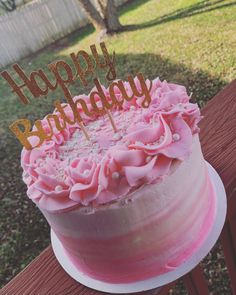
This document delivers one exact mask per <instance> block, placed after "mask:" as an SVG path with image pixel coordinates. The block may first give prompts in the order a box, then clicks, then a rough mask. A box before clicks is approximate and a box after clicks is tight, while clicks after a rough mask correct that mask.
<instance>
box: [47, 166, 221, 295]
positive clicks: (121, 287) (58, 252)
mask: <svg viewBox="0 0 236 295" xmlns="http://www.w3.org/2000/svg"><path fill="white" fill-rule="evenodd" d="M207 166H208V170H209V174H210V178H211V181H212V184H213V186H214V189H215V192H216V207H217V209H216V219H215V223H214V225H213V227H212V230H211V231H210V233H209V235H208V237H207V239H206V240H205V242H204V243H203V245H202V246H201V247H200V248H199V249H198V250H197V251H196V252H195V253H193V254H192V256H191V257H190V258H189V259H188V260H187V261H185V262H184V263H182V264H181V265H180V266H179V267H177V268H176V269H175V270H173V271H169V272H168V273H165V274H161V275H158V276H156V277H153V278H150V279H146V280H143V281H138V282H134V283H125V284H111V283H106V282H102V281H98V280H95V279H93V278H90V277H88V276H87V275H85V274H83V273H81V272H80V271H78V269H77V268H76V267H75V266H74V265H73V264H72V263H71V261H70V260H69V258H68V256H67V255H66V253H65V250H64V248H63V246H62V244H61V242H60V241H59V239H58V238H57V236H56V235H55V233H54V232H53V230H51V242H52V248H53V251H54V254H55V256H56V258H57V260H58V261H59V263H60V264H61V266H62V267H63V268H64V270H65V271H66V272H67V273H68V274H69V275H70V276H71V277H72V278H73V279H75V280H76V281H78V282H79V283H81V284H83V285H85V286H87V287H89V288H92V289H95V290H98V291H103V292H109V293H110V292H111V293H125V294H127V293H134V292H141V291H147V290H150V289H154V288H158V287H161V286H163V285H166V284H168V283H170V282H173V281H175V280H176V279H178V278H180V277H182V276H183V275H185V274H186V273H188V272H190V271H191V270H192V269H193V268H194V267H195V266H197V265H198V264H199V262H200V261H201V260H202V259H203V258H204V257H205V256H206V255H207V254H208V252H209V251H210V250H211V248H212V247H213V246H214V244H215V243H216V241H217V239H218V237H219V236H220V233H221V230H222V228H223V225H224V221H225V217H226V203H227V200H226V193H225V189H224V185H223V183H222V181H221V179H220V177H219V175H218V174H217V172H216V171H215V169H214V168H213V167H212V166H211V165H210V164H209V163H207Z"/></svg>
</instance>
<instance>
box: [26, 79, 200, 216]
mask: <svg viewBox="0 0 236 295" xmlns="http://www.w3.org/2000/svg"><path fill="white" fill-rule="evenodd" d="M135 81H136V85H137V87H139V85H138V83H139V82H138V80H137V79H136V80H135ZM146 83H147V85H150V81H149V80H146ZM125 87H126V89H127V91H131V90H129V84H128V83H125ZM117 91H118V90H117ZM104 92H105V93H106V95H107V97H108V99H110V98H109V92H108V90H107V89H105V88H104ZM116 94H117V97H118V96H119V93H116ZM150 94H151V103H150V106H149V108H146V109H144V108H142V106H141V103H142V98H140V97H139V98H134V99H133V100H132V101H130V102H126V101H125V102H124V104H123V106H122V107H119V108H117V109H115V110H113V111H112V112H111V113H112V117H113V119H114V121H115V124H116V127H117V129H118V130H119V131H118V133H116V134H115V133H114V131H113V129H112V126H111V124H110V121H109V119H108V116H101V117H96V118H95V117H94V118H92V119H91V118H89V117H86V116H85V115H83V113H82V110H81V109H78V111H79V112H80V113H81V116H82V117H83V118H84V124H85V127H86V129H87V132H88V134H89V136H90V138H91V140H90V141H86V139H85V137H84V135H83V133H82V131H81V130H80V127H79V126H78V125H73V126H71V125H67V126H66V128H65V129H64V130H63V131H58V130H57V129H56V128H55V126H54V136H53V137H52V139H51V140H48V141H46V142H45V143H44V144H43V145H42V146H40V147H38V148H34V149H32V150H26V149H25V148H24V149H23V151H22V156H21V165H22V167H23V170H24V172H23V180H24V182H25V183H26V184H27V186H28V190H27V194H28V196H29V198H30V199H32V200H33V202H35V203H36V204H37V205H38V206H39V207H40V208H41V209H43V210H46V211H49V212H61V211H65V210H70V209H72V208H74V207H76V206H88V205H93V206H98V205H99V204H105V203H109V202H112V201H114V200H117V199H120V198H122V197H124V196H126V195H127V194H128V193H129V192H132V191H134V190H136V189H138V188H139V187H140V186H142V185H144V184H153V183H157V182H160V181H162V180H163V178H164V177H165V176H167V175H169V174H170V173H171V171H173V168H174V167H175V166H176V164H178V163H180V161H184V160H186V159H187V158H188V157H189V155H190V154H191V151H192V150H191V149H192V142H193V136H194V134H196V133H198V132H199V129H198V127H197V124H198V122H199V120H200V118H201V116H200V112H199V108H198V106H197V105H196V104H193V103H190V102H189V99H190V97H189V96H188V94H187V92H186V89H185V87H183V86H180V85H176V84H169V83H167V82H166V81H163V82H161V81H160V80H159V79H155V80H153V81H152V88H151V91H150ZM78 98H83V99H84V100H86V101H87V102H88V104H89V95H88V96H85V95H82V96H77V97H75V98H74V99H75V100H76V99H78ZM64 106H65V110H66V114H67V116H68V117H70V118H73V112H72V110H71V109H70V106H69V105H66V104H65V105H64ZM89 107H90V106H89ZM54 112H55V113H57V114H58V112H57V111H56V110H55V111H54ZM42 122H43V126H44V129H45V130H46V131H47V130H48V132H49V126H48V122H47V120H46V118H44V119H43V120H42ZM51 124H52V125H53V124H54V125H55V123H54V121H53V120H51ZM31 140H32V141H34V138H32V139H31Z"/></svg>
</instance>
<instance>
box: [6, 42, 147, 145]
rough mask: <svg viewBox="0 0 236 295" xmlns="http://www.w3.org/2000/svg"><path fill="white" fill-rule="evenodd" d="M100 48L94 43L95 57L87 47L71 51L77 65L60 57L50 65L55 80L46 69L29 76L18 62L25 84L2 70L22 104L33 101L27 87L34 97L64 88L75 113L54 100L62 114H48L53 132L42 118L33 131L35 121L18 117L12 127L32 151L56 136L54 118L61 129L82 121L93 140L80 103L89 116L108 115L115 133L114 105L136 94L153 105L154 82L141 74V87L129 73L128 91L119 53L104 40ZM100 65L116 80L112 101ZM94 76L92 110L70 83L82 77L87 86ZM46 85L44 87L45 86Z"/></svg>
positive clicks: (145, 106) (112, 84)
mask: <svg viewBox="0 0 236 295" xmlns="http://www.w3.org/2000/svg"><path fill="white" fill-rule="evenodd" d="M100 48H101V51H102V57H101V56H99V54H98V51H97V47H96V45H95V44H93V45H91V46H90V50H91V54H92V56H91V55H89V54H88V53H87V52H86V51H84V50H80V51H78V52H77V53H76V54H75V53H71V54H70V58H71V61H72V63H73V68H72V67H71V66H70V65H69V64H68V63H67V62H65V61H64V60H58V61H55V62H53V63H51V64H49V65H48V69H49V70H50V72H51V74H52V76H53V78H51V79H50V78H49V77H48V76H47V75H46V74H45V72H44V71H43V70H42V69H38V70H36V71H33V72H31V73H30V75H29V76H27V75H26V74H25V72H24V70H23V69H22V68H21V67H20V66H19V65H18V64H14V65H13V66H12V67H13V69H14V71H15V73H16V74H17V75H18V78H20V80H21V83H19V84H17V83H16V82H15V80H14V79H13V78H12V76H11V75H10V74H9V73H8V72H7V71H3V72H1V76H2V77H3V78H4V79H5V80H6V81H7V82H8V84H9V86H10V87H11V88H12V92H15V93H16V94H17V95H18V97H19V99H20V101H21V103H22V104H24V105H26V104H29V103H30V100H29V98H28V96H27V95H26V94H25V92H24V90H26V89H27V90H28V91H29V92H30V93H31V95H32V96H33V97H34V98H39V97H41V96H45V95H47V94H48V93H49V91H51V92H53V91H55V90H56V89H57V88H60V89H61V90H62V92H63V94H64V96H65V99H66V100H67V103H68V105H69V106H70V108H71V110H72V112H73V116H74V118H73V119H71V118H68V116H67V115H66V112H65V111H64V108H65V105H63V104H61V102H60V101H59V100H56V101H55V102H54V106H55V108H56V110H57V113H59V117H58V115H57V114H56V113H53V114H49V115H47V116H46V121H47V123H48V127H49V130H50V132H48V131H45V129H44V128H43V125H42V122H41V120H36V121H35V123H34V128H33V130H31V127H32V126H31V122H30V121H29V120H28V119H18V120H16V121H15V122H13V123H12V124H11V125H10V126H9V128H10V130H11V131H12V132H13V133H14V134H15V136H16V137H17V138H18V140H19V141H20V142H21V144H22V145H23V146H24V147H25V148H26V149H28V150H30V149H32V148H34V147H39V146H40V145H41V144H42V143H43V142H44V141H45V140H49V139H51V138H52V136H53V127H52V124H51V120H53V121H54V123H55V126H56V128H57V130H59V131H62V130H63V129H64V128H65V127H66V124H70V125H74V124H76V123H78V124H79V126H80V128H81V130H82V131H83V133H84V135H85V137H86V139H87V140H89V135H88V133H87V131H86V127H85V126H84V123H83V119H82V117H81V115H80V113H79V112H78V110H77V108H78V107H79V106H80V108H82V110H83V113H84V114H85V115H87V116H89V117H93V116H94V115H104V114H107V115H108V117H109V120H110V122H111V125H112V128H113V130H114V132H117V131H118V130H117V127H116V126H115V122H114V120H113V118H112V115H111V112H110V111H109V110H110V109H112V108H113V107H114V106H118V107H121V106H122V104H123V102H124V101H125V100H126V101H131V100H132V99H133V98H134V97H143V101H142V104H141V105H142V107H144V108H147V107H148V106H149V104H150V101H151V96H150V90H151V87H152V84H150V86H149V87H148V86H147V85H146V83H145V79H144V76H143V74H142V73H138V74H137V79H138V81H139V85H140V87H138V88H137V86H136V83H135V81H134V78H133V77H132V75H128V76H127V80H128V83H129V85H130V89H131V90H132V94H130V93H127V91H126V88H125V86H124V82H123V81H122V80H116V69H115V52H113V54H112V55H110V54H109V53H108V50H107V48H106V45H105V43H104V42H102V43H100ZM81 59H82V60H83V63H81ZM82 64H83V65H82ZM84 64H85V66H84ZM98 68H100V69H103V70H104V69H105V70H106V75H105V77H106V79H107V81H113V82H112V83H110V84H109V86H108V91H109V96H110V98H111V100H109V101H108V99H107V97H106V95H105V93H104V89H103V88H102V86H101V84H100V82H99V80H98V78H97V77H96V75H95V74H96V69H98ZM91 76H92V77H93V82H94V85H95V86H96V90H94V91H92V92H90V95H89V103H90V104H91V107H92V109H91V108H90V109H89V108H88V105H87V102H86V101H85V100H84V99H83V98H81V97H80V98H78V99H76V100H75V99H73V96H72V94H71V92H70V90H69V85H70V84H72V83H73V82H74V81H75V80H76V79H79V80H80V82H81V83H82V84H83V86H87V85H88V78H91ZM38 81H40V82H41V84H39V83H38ZM42 84H43V85H44V87H43V86H41V85H42ZM116 88H118V89H119V91H120V93H121V94H122V100H119V99H118V98H117V96H116V92H115V89H116ZM96 97H99V102H98V101H97V100H96ZM22 128H23V130H22ZM31 137H36V138H37V139H38V140H37V143H36V144H34V145H32V141H31V140H30V138H31Z"/></svg>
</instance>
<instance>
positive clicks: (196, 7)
mask: <svg viewBox="0 0 236 295" xmlns="http://www.w3.org/2000/svg"><path fill="white" fill-rule="evenodd" d="M223 1H224V0H217V1H214V2H206V1H201V2H199V3H196V4H193V5H190V6H188V7H186V8H181V9H178V10H175V11H173V12H171V13H168V14H165V15H163V16H161V17H158V18H155V19H153V20H150V21H148V22H145V23H141V24H137V25H136V24H134V25H127V26H124V30H125V31H134V30H140V29H145V28H149V27H152V26H156V25H160V24H163V23H167V22H170V21H174V20H178V19H182V18H187V17H191V16H195V15H199V14H201V13H205V12H210V11H213V10H217V9H222V8H226V7H230V6H234V5H236V1H234V2H231V3H225V4H223V3H222V2H223ZM221 3H222V4H221ZM218 4H220V5H218Z"/></svg>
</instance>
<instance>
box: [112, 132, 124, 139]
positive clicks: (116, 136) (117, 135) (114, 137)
mask: <svg viewBox="0 0 236 295" xmlns="http://www.w3.org/2000/svg"><path fill="white" fill-rule="evenodd" d="M121 137H122V136H121V134H120V133H115V134H114V135H113V139H115V140H119V139H121Z"/></svg>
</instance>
